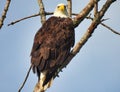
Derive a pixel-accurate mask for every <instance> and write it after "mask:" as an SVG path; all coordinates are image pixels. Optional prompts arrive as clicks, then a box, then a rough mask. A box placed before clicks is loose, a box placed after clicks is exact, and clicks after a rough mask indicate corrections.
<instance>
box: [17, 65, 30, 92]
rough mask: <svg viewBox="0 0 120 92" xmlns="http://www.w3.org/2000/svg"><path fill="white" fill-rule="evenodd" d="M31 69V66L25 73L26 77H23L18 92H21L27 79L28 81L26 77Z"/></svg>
mask: <svg viewBox="0 0 120 92" xmlns="http://www.w3.org/2000/svg"><path fill="white" fill-rule="evenodd" d="M31 68H32V65H31V66H30V68H29V70H28V72H27V75H26V77H25V79H24V81H23V83H22V85H21V86H20V88H19V90H18V92H21V90H22V88H23V87H24V85H25V83H26V81H27V79H28V76H29V74H30V71H31Z"/></svg>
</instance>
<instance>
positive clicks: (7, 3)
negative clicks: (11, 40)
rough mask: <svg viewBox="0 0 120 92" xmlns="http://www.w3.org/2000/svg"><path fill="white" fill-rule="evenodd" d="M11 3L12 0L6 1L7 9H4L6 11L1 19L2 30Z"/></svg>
mask: <svg viewBox="0 0 120 92" xmlns="http://www.w3.org/2000/svg"><path fill="white" fill-rule="evenodd" d="M10 2H11V0H7V1H6V4H5V7H4V11H3V13H2V16H1V18H0V29H1V28H2V26H3V22H4V20H5V18H6V14H7V11H8V8H9V5H10Z"/></svg>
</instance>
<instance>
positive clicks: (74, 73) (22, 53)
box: [0, 0, 120, 92]
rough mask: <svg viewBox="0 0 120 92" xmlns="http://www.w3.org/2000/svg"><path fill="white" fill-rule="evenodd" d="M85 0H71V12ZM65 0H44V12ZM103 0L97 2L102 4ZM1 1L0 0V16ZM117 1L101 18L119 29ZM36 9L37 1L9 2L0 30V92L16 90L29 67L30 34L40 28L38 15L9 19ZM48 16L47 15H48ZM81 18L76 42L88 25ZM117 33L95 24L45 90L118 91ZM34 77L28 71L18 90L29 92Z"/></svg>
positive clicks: (119, 40)
mask: <svg viewBox="0 0 120 92" xmlns="http://www.w3.org/2000/svg"><path fill="white" fill-rule="evenodd" d="M88 1H89V0H84V1H83V0H74V1H73V12H75V13H78V12H79V11H80V10H82V8H83V7H84V6H85V5H86V3H87V2H88ZM61 2H62V3H66V1H65V0H53V2H51V1H49V0H44V3H45V8H46V10H47V11H54V8H55V7H56V5H57V4H58V3H61ZM103 2H104V1H103V0H102V1H101V3H100V4H103ZM4 4H5V0H1V1H0V15H1V13H2V12H1V11H2V10H3V7H4ZM119 10H120V2H118V1H117V2H115V3H114V4H113V5H112V6H111V7H110V8H109V10H108V12H107V13H106V14H105V17H104V18H110V19H109V20H107V21H105V22H104V23H106V24H107V25H109V26H111V27H112V28H113V29H115V30H116V31H118V32H120V30H119V29H120V23H119V16H120V12H119ZM38 12H39V7H38V4H37V0H36V1H35V0H11V5H10V8H9V11H8V13H7V19H5V22H4V26H3V27H2V29H1V30H0V63H1V65H0V92H8V91H9V92H17V90H18V88H19V86H20V85H21V83H22V82H23V80H24V78H25V76H26V73H27V71H28V68H29V66H30V52H31V48H32V45H33V39H34V35H35V33H36V32H37V30H38V29H39V28H40V27H41V23H40V17H35V18H31V19H28V20H25V21H22V22H20V23H17V24H15V25H13V26H9V27H8V26H7V24H9V23H10V22H11V21H14V20H16V19H19V18H22V17H25V16H29V15H32V14H35V13H38ZM48 17H50V16H48ZM90 23H91V21H90V20H87V19H86V20H85V21H84V22H82V23H81V24H80V26H79V27H77V28H76V42H77V41H79V39H80V38H81V36H82V35H83V34H84V33H85V31H86V29H87V28H88V26H89V25H90ZM119 49H120V36H118V35H116V34H114V33H112V32H110V31H109V30H108V29H106V28H104V27H103V26H101V25H99V26H98V27H97V29H96V30H95V32H94V33H93V35H92V37H91V38H90V39H89V40H88V42H87V43H86V44H85V45H84V46H83V48H82V49H81V51H80V52H79V54H77V55H76V57H75V58H73V60H72V61H71V63H70V64H69V65H68V66H67V68H65V69H63V72H61V73H60V77H59V78H56V79H55V80H54V82H53V85H52V87H51V88H50V89H48V90H47V92H56V91H57V92H120V50H119ZM36 82H37V76H36V75H35V74H33V73H32V72H31V73H30V76H29V78H28V80H27V83H26V84H25V86H24V88H23V90H22V92H32V90H33V88H34V86H35V84H36Z"/></svg>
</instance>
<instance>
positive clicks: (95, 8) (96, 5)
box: [94, 0, 98, 16]
mask: <svg viewBox="0 0 120 92" xmlns="http://www.w3.org/2000/svg"><path fill="white" fill-rule="evenodd" d="M94 2H95V4H94V16H95V15H97V13H98V2H96V0H95V1H94Z"/></svg>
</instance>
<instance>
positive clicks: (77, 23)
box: [73, 0, 99, 27]
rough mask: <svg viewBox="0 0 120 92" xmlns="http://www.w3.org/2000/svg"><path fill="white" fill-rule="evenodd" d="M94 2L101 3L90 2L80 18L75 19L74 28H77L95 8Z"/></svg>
mask: <svg viewBox="0 0 120 92" xmlns="http://www.w3.org/2000/svg"><path fill="white" fill-rule="evenodd" d="M94 1H96V2H99V0H90V1H89V3H88V4H87V5H86V7H85V8H84V9H83V10H82V11H81V12H80V13H79V14H78V16H77V17H75V18H74V19H73V21H74V27H77V26H78V25H79V24H80V23H81V22H82V21H83V20H84V19H85V17H86V16H87V15H88V14H89V13H90V11H91V10H92V9H93V7H94Z"/></svg>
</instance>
